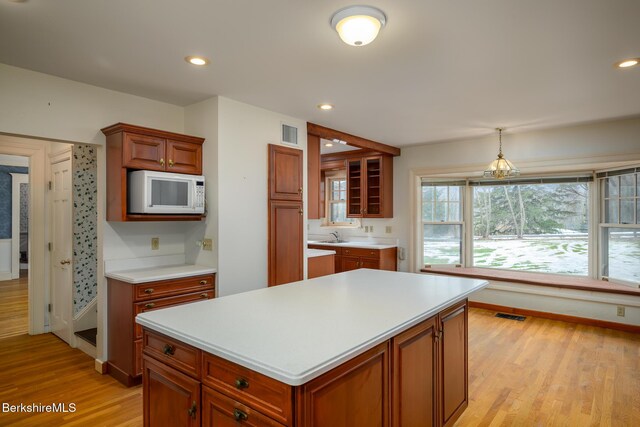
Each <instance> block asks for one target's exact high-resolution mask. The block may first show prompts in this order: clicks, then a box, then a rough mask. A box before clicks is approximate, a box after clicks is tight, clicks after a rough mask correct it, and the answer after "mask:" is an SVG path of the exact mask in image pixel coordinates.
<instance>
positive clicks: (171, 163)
mask: <svg viewBox="0 0 640 427" xmlns="http://www.w3.org/2000/svg"><path fill="white" fill-rule="evenodd" d="M169 167H170V168H172V167H173V160H171V159H169Z"/></svg>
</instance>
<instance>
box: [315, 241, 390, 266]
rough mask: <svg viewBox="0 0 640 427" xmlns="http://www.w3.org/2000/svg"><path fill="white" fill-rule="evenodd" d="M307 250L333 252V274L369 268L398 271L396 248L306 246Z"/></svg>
mask: <svg viewBox="0 0 640 427" xmlns="http://www.w3.org/2000/svg"><path fill="white" fill-rule="evenodd" d="M308 248H309V249H323V250H329V251H335V252H336V255H335V272H336V273H341V272H343V271H351V270H357V269H358V268H371V269H374V270H389V271H396V270H397V269H398V261H397V253H398V248H395V247H394V248H386V249H366V248H351V247H345V246H335V245H316V244H311V245H308Z"/></svg>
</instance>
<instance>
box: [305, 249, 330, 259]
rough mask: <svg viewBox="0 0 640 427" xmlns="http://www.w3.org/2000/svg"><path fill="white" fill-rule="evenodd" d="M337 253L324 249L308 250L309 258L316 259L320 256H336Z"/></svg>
mask: <svg viewBox="0 0 640 427" xmlns="http://www.w3.org/2000/svg"><path fill="white" fill-rule="evenodd" d="M335 254H336V251H328V250H324V249H307V258H315V257H319V256H327V255H335Z"/></svg>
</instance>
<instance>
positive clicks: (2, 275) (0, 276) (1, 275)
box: [0, 271, 13, 281]
mask: <svg viewBox="0 0 640 427" xmlns="http://www.w3.org/2000/svg"><path fill="white" fill-rule="evenodd" d="M11 279H13V277H11V272H10V271H0V281H2V280H11Z"/></svg>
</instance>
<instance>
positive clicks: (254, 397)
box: [202, 353, 293, 425]
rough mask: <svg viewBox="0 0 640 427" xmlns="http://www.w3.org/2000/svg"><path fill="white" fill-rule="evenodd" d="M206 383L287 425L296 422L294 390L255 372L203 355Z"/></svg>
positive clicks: (203, 382) (203, 376) (203, 372)
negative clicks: (293, 416) (294, 417)
mask: <svg viewBox="0 0 640 427" xmlns="http://www.w3.org/2000/svg"><path fill="white" fill-rule="evenodd" d="M202 358H203V362H202V366H203V370H202V384H204V385H207V386H209V387H211V388H213V389H214V390H217V391H219V392H221V393H223V394H225V395H227V396H229V397H231V398H232V399H234V400H237V401H238V402H240V403H242V404H244V405H247V406H249V407H251V408H253V409H255V410H257V411H259V412H261V413H262V414H264V415H267V416H269V417H271V418H273V419H274V420H276V421H278V422H281V423H283V424H285V425H290V423H291V421H292V413H293V410H292V406H293V393H292V387H291V386H289V385H287V384H284V383H281V382H280V381H277V380H274V379H273V378H269V377H267V376H265V375H262V374H259V373H257V372H255V371H252V370H251V369H248V368H245V367H242V366H239V365H237V364H235V363H232V362H229V361H227V360H224V359H221V358H219V357H217V356H214V355H211V354H208V353H203V356H202Z"/></svg>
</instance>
